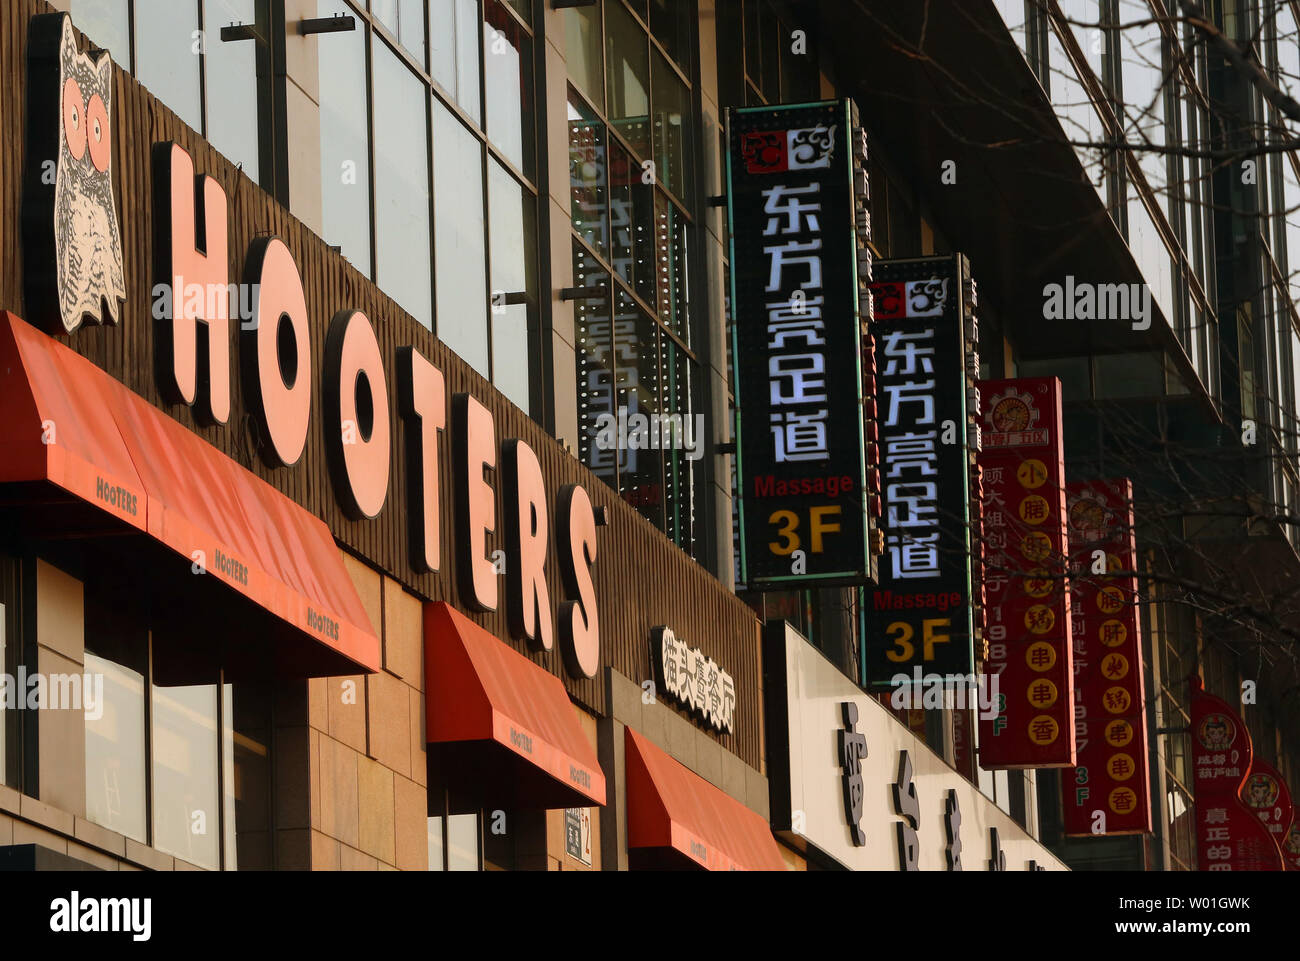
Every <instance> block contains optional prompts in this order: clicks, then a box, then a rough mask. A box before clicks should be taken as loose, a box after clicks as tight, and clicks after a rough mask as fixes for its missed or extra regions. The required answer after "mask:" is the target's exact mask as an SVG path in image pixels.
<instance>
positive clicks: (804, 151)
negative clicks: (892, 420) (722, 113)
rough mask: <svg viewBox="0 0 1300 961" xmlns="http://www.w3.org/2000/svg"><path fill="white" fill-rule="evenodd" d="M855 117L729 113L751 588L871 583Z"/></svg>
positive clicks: (743, 514) (820, 106)
mask: <svg viewBox="0 0 1300 961" xmlns="http://www.w3.org/2000/svg"><path fill="white" fill-rule="evenodd" d="M853 115H854V110H853V107H852V105H851V104H850V102H849V101H847V100H841V101H834V102H828V103H815V104H803V105H798V106H775V107H755V108H745V109H736V110H731V111H729V112H728V124H727V129H728V143H729V148H728V156H727V182H728V186H727V201H728V204H727V206H728V214H729V217H730V228H731V303H732V312H733V321H734V323H733V326H732V348H733V355H732V356H733V365H732V366H733V371H734V374H733V376H734V380H735V384H734V386H735V393H736V452H737V458H736V461H737V466H736V481H737V490H738V491H739V492H740V510H739V523H740V537H739V542H740V579H741V581H742V582H743V583H744V584H745V585H746V586H748V587H751V588H754V587H764V586H772V587H794V586H801V585H803V584H806V583H809V582H813V581H816V582H820V583H823V584H827V583H843V584H853V583H858V584H861V583H864V582H865V581H866V580H867V579H868V577H869V576H870V573H871V566H870V554H869V550H868V544H869V528H870V521H869V518H868V512H867V505H868V500H867V489H866V459H865V457H864V454H865V446H866V445H865V437H864V427H863V406H862V400H863V390H862V359H861V352H862V349H863V345H864V338H865V331H864V330H863V328H862V326H861V324H860V323H859V313H858V310H859V302H860V298H859V288H858V281H859V278H858V271H859V254H858V250H859V244H858V238H857V232H856V228H855V224H856V220H855V213H856V209H857V204H858V198H859V197H860V196H861V199H862V200H865V196H864V195H865V173H862V172H861V170H860V169H857V170H855V163H857V164H860V159H857V160H855V158H861V157H862V156H863V155H864V153H865V149H864V147H863V146H862V142H861V135H860V134H859V135H858V137H857V141H856V143H855V141H854V120H853ZM855 176H856V178H857V180H856V184H855ZM864 223H865V221H864ZM864 249H865V248H864ZM863 256H864V257H865V256H866V255H865V254H864V255H863ZM867 263H869V261H867ZM865 279H868V278H864V280H865Z"/></svg>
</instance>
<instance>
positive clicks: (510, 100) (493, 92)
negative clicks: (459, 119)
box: [483, 0, 535, 178]
mask: <svg viewBox="0 0 1300 961" xmlns="http://www.w3.org/2000/svg"><path fill="white" fill-rule="evenodd" d="M483 14H484V18H485V23H484V24H483V62H484V64H485V68H484V71H483V84H484V93H485V98H486V100H487V133H488V138H489V139H490V140H491V141H492V143H494V144H495V145H496V147H497V149H498V150H500V151H501V153H502V154H504V155H505V157H506V159H507V160H509V161H510V162H511V163H512V164H514V165H515V166H516V167H518V168H519V169H520V170H521V171H523V174H524V176H526V177H530V178H531V177H532V176H533V175H534V165H533V154H534V151H535V145H534V140H535V136H534V129H535V128H534V126H533V117H534V116H535V108H534V105H533V40H532V38H531V37H530V36H529V35H528V31H526V30H525V29H524V28H523V27H521V26H520V25H519V21H518V20H516V19H515V18H514V17H512V16H511V15H510V14H509V13H508V12H507V11H506V8H505V7H504V6H502V5H501V4H500V3H499V2H497V0H487V3H486V4H485V5H484V7H483Z"/></svg>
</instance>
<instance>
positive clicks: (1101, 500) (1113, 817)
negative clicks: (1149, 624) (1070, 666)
mask: <svg viewBox="0 0 1300 961" xmlns="http://www.w3.org/2000/svg"><path fill="white" fill-rule="evenodd" d="M1066 491H1067V494H1068V503H1069V514H1068V517H1069V535H1070V566H1071V571H1072V577H1071V592H1072V594H1073V596H1074V613H1073V631H1072V634H1073V638H1072V642H1071V643H1072V646H1073V648H1074V675H1075V692H1076V693H1075V705H1074V730H1075V736H1076V738H1077V739H1078V742H1079V743H1078V747H1079V759H1078V765H1077V766H1076V767H1075V768H1074V769H1073V770H1072V771H1066V772H1064V774H1063V775H1062V778H1063V780H1062V787H1063V792H1064V797H1063V798H1062V803H1063V806H1064V810H1065V833H1066V834H1071V835H1105V834H1146V833H1148V832H1149V831H1150V830H1151V778H1150V772H1149V768H1148V763H1147V762H1148V757H1147V726H1146V697H1145V694H1144V691H1145V690H1146V688H1145V686H1144V683H1143V666H1142V634H1141V621H1140V619H1139V617H1138V611H1137V604H1136V600H1137V590H1138V583H1137V574H1136V565H1137V546H1136V539H1135V535H1134V529H1133V521H1134V517H1133V485H1132V484H1131V483H1130V482H1129V481H1128V480H1127V479H1124V480H1112V481H1089V482H1085V483H1075V484H1070V485H1069V486H1068V487H1067V488H1066Z"/></svg>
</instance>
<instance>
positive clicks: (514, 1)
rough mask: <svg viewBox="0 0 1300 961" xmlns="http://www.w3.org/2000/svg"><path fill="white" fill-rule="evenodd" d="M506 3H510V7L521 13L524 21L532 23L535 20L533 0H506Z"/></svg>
mask: <svg viewBox="0 0 1300 961" xmlns="http://www.w3.org/2000/svg"><path fill="white" fill-rule="evenodd" d="M506 3H508V4H510V8H511V9H512V10H514V12H515V13H517V14H519V16H520V18H522V19H523V21H524V23H527V24H531V23H532V22H533V3H532V0H506Z"/></svg>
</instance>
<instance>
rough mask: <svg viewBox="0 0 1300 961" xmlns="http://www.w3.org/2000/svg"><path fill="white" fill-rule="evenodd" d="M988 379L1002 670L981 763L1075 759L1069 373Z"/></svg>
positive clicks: (993, 638) (996, 624)
mask: <svg viewBox="0 0 1300 961" xmlns="http://www.w3.org/2000/svg"><path fill="white" fill-rule="evenodd" d="M978 387H979V392H980V410H981V411H983V412H984V418H983V425H982V426H983V450H982V451H981V453H980V455H979V466H980V470H981V473H982V475H983V484H984V497H983V507H984V524H983V531H984V542H983V547H984V586H985V591H986V598H987V599H986V603H987V607H986V612H987V613H986V615H985V628H986V634H987V636H988V640H989V659H988V662H987V663H988V667H987V670H988V672H989V673H990V674H992V675H996V676H997V679H998V698H997V701H996V702H995V703H996V706H997V714H996V715H995V716H993V717H991V718H984V717H981V718H980V722H979V724H980V728H979V732H980V739H979V744H980V747H979V764H980V767H983V768H986V769H994V768H1030V767H1033V768H1039V767H1067V766H1072V765H1073V764H1074V762H1075V746H1074V723H1073V714H1072V710H1073V708H1072V705H1073V703H1074V674H1073V668H1072V666H1071V652H1070V597H1069V593H1068V592H1067V591H1066V589H1065V583H1066V581H1065V573H1066V570H1065V552H1064V548H1065V488H1064V480H1065V463H1064V461H1065V458H1064V451H1063V449H1062V441H1061V382H1060V381H1058V380H1057V379H1056V378H1055V377H1030V378H1022V379H1020V380H985V381H980V382H979V384H978Z"/></svg>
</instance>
